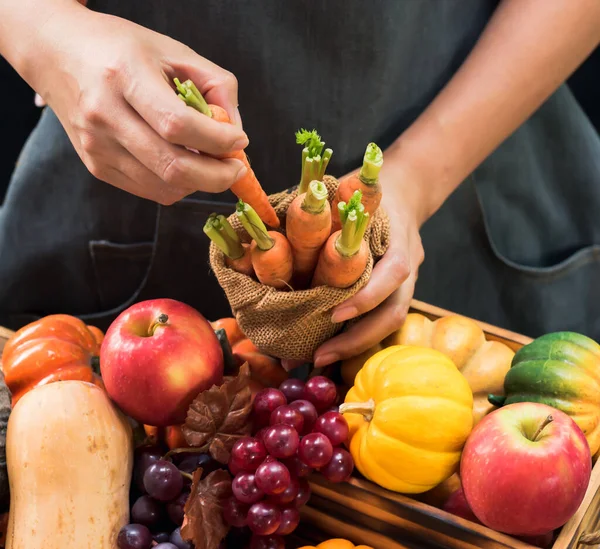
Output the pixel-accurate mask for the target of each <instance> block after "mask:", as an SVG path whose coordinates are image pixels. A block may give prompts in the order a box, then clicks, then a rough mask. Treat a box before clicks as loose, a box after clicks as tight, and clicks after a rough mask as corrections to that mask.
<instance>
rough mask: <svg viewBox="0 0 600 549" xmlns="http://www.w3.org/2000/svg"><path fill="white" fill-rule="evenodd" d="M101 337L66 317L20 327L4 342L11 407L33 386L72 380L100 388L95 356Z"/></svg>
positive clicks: (90, 328) (76, 319)
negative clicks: (86, 382)
mask: <svg viewBox="0 0 600 549" xmlns="http://www.w3.org/2000/svg"><path fill="white" fill-rule="evenodd" d="M103 337H104V335H103V333H102V332H101V331H100V330H99V329H98V328H95V327H94V326H87V325H86V324H85V323H84V322H83V321H81V320H80V319H78V318H76V317H74V316H70V315H49V316H45V317H43V318H41V319H39V320H36V321H35V322H32V323H30V324H27V325H26V326H23V327H22V328H21V329H20V330H18V331H17V332H15V333H14V334H13V335H12V336H11V337H10V339H9V340H8V341H7V342H6V345H5V346H4V350H3V351H2V370H3V371H4V377H5V381H6V384H7V385H8V388H9V389H10V391H11V393H12V405H13V407H14V406H15V404H16V403H17V402H18V401H19V399H20V398H21V397H22V396H23V395H24V394H25V393H26V392H27V391H29V390H31V389H32V388H33V387H35V386H37V385H45V384H47V383H52V382H54V381H63V380H67V379H75V380H79V381H88V382H91V383H95V384H96V385H98V386H100V387H102V380H101V378H100V376H99V375H97V374H96V373H95V370H96V371H97V370H98V356H99V354H100V345H101V343H102V339H103Z"/></svg>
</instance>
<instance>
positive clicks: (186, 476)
mask: <svg viewBox="0 0 600 549" xmlns="http://www.w3.org/2000/svg"><path fill="white" fill-rule="evenodd" d="M179 472H180V473H181V476H182V477H184V478H187V479H188V480H192V481H193V480H194V477H193V476H192V475H190V474H189V473H186V472H185V471H181V470H180V471H179Z"/></svg>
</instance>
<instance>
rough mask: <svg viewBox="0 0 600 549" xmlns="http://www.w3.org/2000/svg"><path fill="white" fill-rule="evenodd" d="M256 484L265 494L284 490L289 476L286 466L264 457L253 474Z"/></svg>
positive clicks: (275, 493) (289, 478)
mask: <svg viewBox="0 0 600 549" xmlns="http://www.w3.org/2000/svg"><path fill="white" fill-rule="evenodd" d="M254 476H255V480H256V485H257V486H258V487H259V488H260V489H261V490H262V491H263V492H264V493H265V494H267V495H269V496H274V495H277V494H281V493H282V492H285V489H286V488H287V487H288V486H289V485H290V482H291V477H290V472H289V471H288V470H287V467H286V466H285V465H284V464H283V463H281V462H279V461H277V460H274V459H271V460H270V459H266V460H265V461H264V463H261V464H260V465H259V466H258V469H257V470H256V473H255V474H254Z"/></svg>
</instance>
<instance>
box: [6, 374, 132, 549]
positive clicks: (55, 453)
mask: <svg viewBox="0 0 600 549" xmlns="http://www.w3.org/2000/svg"><path fill="white" fill-rule="evenodd" d="M6 454H7V465H8V475H9V480H10V492H11V501H10V511H9V520H8V533H7V538H8V543H7V545H6V549H34V548H38V547H39V548H40V549H41V548H44V549H65V548H67V547H73V548H76V547H81V548H83V547H94V549H114V548H115V547H116V546H117V535H118V533H119V530H120V529H121V528H122V527H123V526H124V525H125V524H127V522H128V521H129V488H130V483H131V473H132V468H133V438H132V430H131V426H130V425H129V422H128V421H127V419H126V418H125V416H124V415H123V414H122V413H121V412H119V411H118V409H117V408H116V407H115V406H114V405H113V403H112V402H111V401H110V400H109V397H108V396H107V394H106V392H105V391H103V390H102V389H100V388H99V387H97V386H96V385H93V384H91V383H87V382H84V381H59V382H56V383H50V384H48V385H41V386H38V387H35V388H34V389H32V390H31V391H29V392H27V393H26V394H25V395H24V396H23V397H22V398H21V399H20V400H19V402H18V403H17V405H16V406H15V408H14V409H13V412H12V414H11V416H10V419H9V421H8V431H7V443H6Z"/></svg>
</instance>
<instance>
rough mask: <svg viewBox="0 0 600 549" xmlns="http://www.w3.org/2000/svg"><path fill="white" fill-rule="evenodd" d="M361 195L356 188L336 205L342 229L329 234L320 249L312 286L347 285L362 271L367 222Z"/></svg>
mask: <svg viewBox="0 0 600 549" xmlns="http://www.w3.org/2000/svg"><path fill="white" fill-rule="evenodd" d="M361 196H362V193H361V192H360V191H355V192H354V194H353V195H352V198H351V199H350V201H349V202H348V203H347V204H346V203H345V202H340V203H339V204H338V210H339V214H340V219H341V223H342V230H341V231H336V232H335V233H333V234H332V235H331V236H330V237H329V239H328V240H327V242H326V244H325V246H324V247H323V249H322V250H321V254H320V255H319V262H318V263H317V268H316V269H315V274H314V276H313V281H312V287H313V288H316V287H317V286H331V287H333V288H348V287H349V286H352V284H354V283H355V282H356V281H357V280H358V279H359V278H360V277H361V276H362V274H363V273H364V272H365V269H366V268H367V263H368V261H369V249H368V247H367V243H366V242H365V240H364V238H363V237H364V234H365V230H366V228H367V225H368V224H369V214H368V213H367V212H365V207H364V206H363V205H362V204H361Z"/></svg>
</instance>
